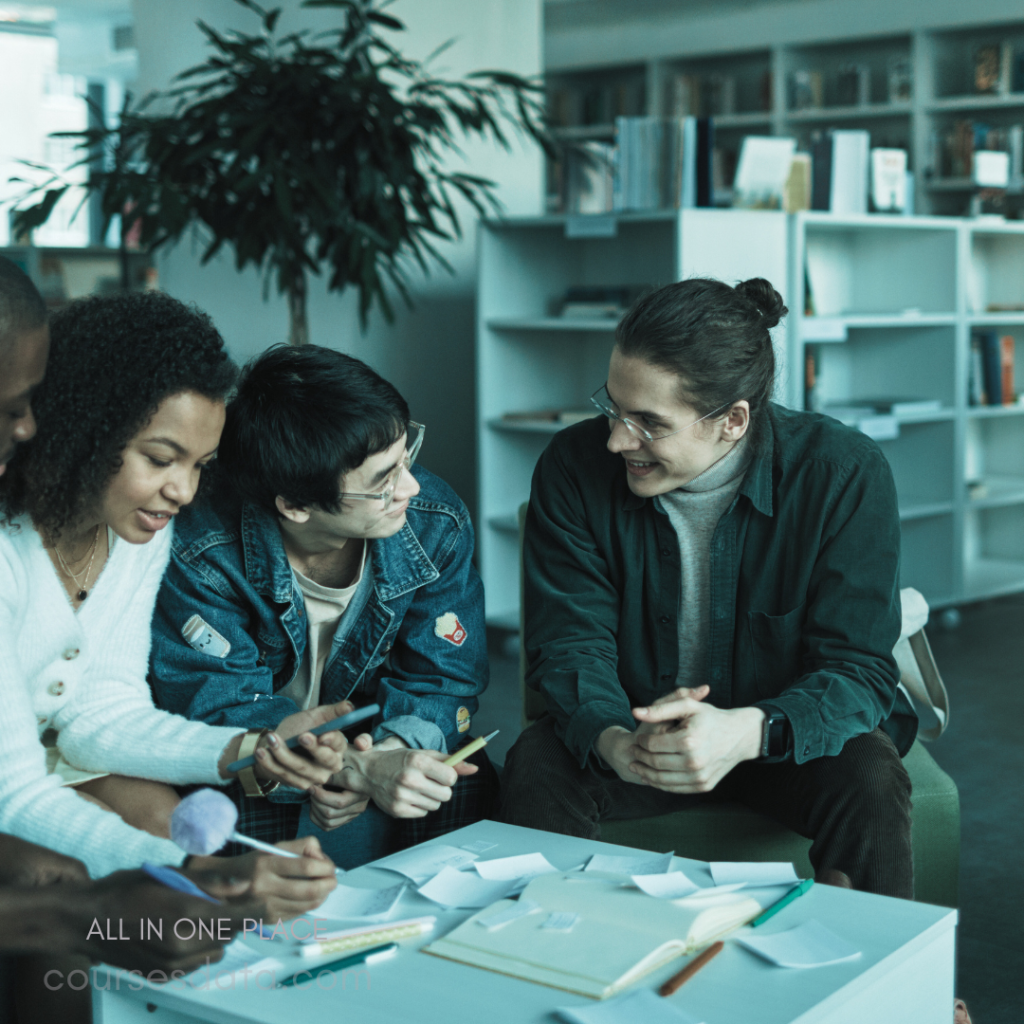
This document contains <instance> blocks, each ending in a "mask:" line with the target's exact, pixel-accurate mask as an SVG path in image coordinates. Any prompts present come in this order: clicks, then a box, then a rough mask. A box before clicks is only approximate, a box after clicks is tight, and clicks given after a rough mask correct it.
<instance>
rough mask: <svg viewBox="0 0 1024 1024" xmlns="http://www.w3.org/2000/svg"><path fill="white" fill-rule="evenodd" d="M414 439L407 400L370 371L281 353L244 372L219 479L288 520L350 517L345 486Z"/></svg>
mask: <svg viewBox="0 0 1024 1024" xmlns="http://www.w3.org/2000/svg"><path fill="white" fill-rule="evenodd" d="M408 429H409V407H408V405H407V404H406V402H405V399H404V398H402V396H401V395H400V394H399V393H398V391H397V390H396V389H395V388H394V387H393V386H392V385H391V384H389V383H388V382H387V381H386V380H384V378H383V377H381V376H380V375H379V374H377V373H375V372H374V371H373V370H371V369H370V367H369V366H367V365H366V363H363V362H360V360H358V359H353V358H352V356H347V355H344V354H343V353H341V352H336V351H335V350H334V349H330V348H322V347H321V346H319V345H303V346H302V347H301V348H293V347H291V346H288V345H276V346H274V347H273V348H270V349H268V350H267V351H266V352H264V353H263V354H262V355H261V356H259V357H258V358H256V359H254V360H253V361H252V362H250V363H249V364H248V365H247V366H246V367H245V368H244V369H243V371H242V377H241V380H240V382H239V385H238V392H237V394H236V395H235V397H234V398H233V399H232V401H231V403H230V405H229V406H228V416H227V423H226V424H225V426H224V435H223V437H222V438H221V442H220V453H219V457H218V475H219V477H220V478H221V479H224V480H225V481H226V482H227V483H228V484H230V485H231V486H232V487H233V488H234V489H235V491H236V492H237V493H238V494H239V496H240V497H242V498H243V499H245V500H248V501H252V502H255V503H256V504H257V505H259V506H260V507H261V508H263V509H265V510H266V511H268V512H270V513H272V514H273V515H275V516H279V514H280V513H279V512H278V509H277V504H276V499H277V496H278V495H280V496H281V497H282V498H284V499H285V501H287V502H289V504H292V505H296V506H298V507H300V508H312V509H319V510H321V511H323V512H328V513H335V512H338V511H339V510H340V509H341V499H340V498H339V497H338V494H339V492H340V490H341V487H340V484H341V478H342V476H344V474H345V473H348V472H349V471H350V470H353V469H355V468H356V467H358V466H360V465H362V464H363V463H364V462H365V461H366V459H367V458H369V456H371V455H376V454H377V452H382V451H384V450H385V449H386V448H390V447H391V445H393V444H394V443H395V442H396V441H398V440H399V439H400V438H401V437H402V435H403V434H404V433H405V432H406V431H407V430H408Z"/></svg>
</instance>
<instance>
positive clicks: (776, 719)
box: [761, 711, 791, 760]
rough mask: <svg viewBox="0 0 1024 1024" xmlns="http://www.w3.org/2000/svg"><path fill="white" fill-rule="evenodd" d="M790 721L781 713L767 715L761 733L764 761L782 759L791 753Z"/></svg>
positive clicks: (774, 712)
mask: <svg viewBox="0 0 1024 1024" xmlns="http://www.w3.org/2000/svg"><path fill="white" fill-rule="evenodd" d="M790 733H791V730H790V726H789V719H788V718H787V717H786V716H785V715H784V714H783V713H782V712H781V711H772V712H769V713H767V714H766V716H765V720H764V727H763V730H762V732H761V757H762V759H765V758H767V759H771V760H776V759H781V758H783V757H785V756H786V754H788V753H789V738H790Z"/></svg>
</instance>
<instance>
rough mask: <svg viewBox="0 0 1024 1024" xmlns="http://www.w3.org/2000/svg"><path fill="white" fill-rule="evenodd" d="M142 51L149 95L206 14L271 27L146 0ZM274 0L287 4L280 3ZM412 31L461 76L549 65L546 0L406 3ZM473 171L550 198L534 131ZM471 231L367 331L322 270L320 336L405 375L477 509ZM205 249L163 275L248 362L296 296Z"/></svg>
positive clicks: (312, 310)
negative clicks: (266, 289) (403, 304)
mask: <svg viewBox="0 0 1024 1024" xmlns="http://www.w3.org/2000/svg"><path fill="white" fill-rule="evenodd" d="M279 5H280V6H282V7H284V8H285V13H284V15H282V18H281V23H280V26H279V27H280V28H281V29H283V30H293V29H296V28H300V27H305V26H311V27H328V26H330V25H333V24H337V23H338V20H337V19H339V18H340V14H339V12H337V11H330V10H325V11H304V10H300V9H299V4H298V0H280V3H279ZM133 6H134V13H135V39H136V45H137V47H138V52H139V81H138V92H139V94H140V95H142V94H145V93H146V92H147V91H149V90H151V89H155V88H164V87H166V85H167V84H168V83H169V81H170V79H171V78H172V77H173V76H174V75H175V74H176V73H178V72H179V71H181V70H183V69H185V68H187V67H189V66H191V65H193V64H197V63H199V62H200V61H202V60H203V59H204V56H205V51H204V46H203V42H204V41H203V37H202V35H201V34H200V32H199V30H198V29H197V28H196V27H195V21H196V19H197V18H202V19H203V20H204V21H206V22H207V23H209V24H211V25H213V26H214V27H216V28H219V29H222V28H227V27H235V28H239V29H244V30H246V31H257V30H258V27H259V23H258V20H257V19H256V17H255V16H254V15H250V14H248V13H247V12H246V11H245V10H244V9H242V8H241V7H240V6H239V5H238V4H237V3H235V2H233V0H174V2H173V3H169V2H168V0H133ZM268 6H274V5H273V4H269V3H268ZM389 12H390V13H392V14H393V15H394V16H395V17H397V18H399V20H401V21H404V22H405V24H406V26H407V29H408V31H406V32H405V33H403V34H401V35H397V34H396V35H395V36H394V40H395V42H396V45H398V46H399V47H400V49H401V50H402V52H403V53H405V54H407V55H409V56H412V57H416V58H423V57H426V56H427V55H428V54H429V53H431V52H432V51H433V50H434V49H436V48H437V47H438V46H439V45H441V44H442V43H444V42H446V41H447V40H449V39H452V38H455V39H456V44H455V45H454V46H452V47H451V48H450V49H449V50H447V51H446V52H445V53H444V54H443V55H442V56H441V57H440V58H439V60H438V61H437V70H438V72H439V73H440V72H442V71H443V72H445V73H446V74H450V75H461V74H464V73H466V72H469V71H475V70H480V69H489V68H500V69H503V70H508V71H515V72H517V73H519V74H523V75H533V74H537V73H538V72H539V71H540V68H541V56H540V55H541V0H397V2H396V3H394V4H393V6H391V7H390V8H389ZM466 157H467V160H466V165H465V168H464V169H467V170H469V171H471V172H473V173H477V174H481V175H484V176H486V177H489V178H492V179H494V180H496V181H497V182H499V184H500V196H501V199H502V201H503V203H504V204H505V207H506V210H507V211H508V212H509V213H512V214H527V213H537V212H539V211H540V210H541V208H542V205H541V204H542V160H541V157H540V154H539V152H538V151H537V150H536V148H535V147H533V146H531V145H530V144H528V143H526V142H523V143H522V144H521V145H517V146H516V148H515V151H514V152H513V153H512V154H504V153H503V152H501V151H500V150H497V149H496V148H495V147H493V146H482V145H472V146H467V147H466ZM463 228H464V231H465V237H464V239H463V240H462V241H461V242H458V243H454V244H452V245H448V246H445V247H444V248H443V251H444V252H445V255H446V257H447V258H448V260H449V261H450V262H451V263H452V264H453V265H454V267H455V269H456V275H455V277H451V276H450V275H449V274H447V273H446V272H445V271H444V270H443V269H441V268H438V269H437V270H435V271H434V272H433V273H432V275H431V276H430V277H429V278H428V279H426V280H420V281H419V282H418V283H417V286H416V288H415V291H416V308H415V309H414V310H413V311H412V312H406V311H405V310H401V311H400V312H399V314H398V317H397V318H396V322H395V324H394V325H388V324H386V323H385V322H384V320H383V318H382V317H381V316H380V315H379V314H376V313H375V314H374V315H373V317H372V319H371V322H370V324H369V326H368V329H367V331H366V333H365V334H364V333H361V332H360V330H359V322H358V317H357V314H356V300H355V295H354V293H346V294H345V295H344V296H343V297H342V296H338V295H337V294H328V293H327V291H326V288H325V287H324V285H323V283H322V282H321V281H319V280H317V279H313V280H312V281H311V288H310V301H309V318H310V334H311V340H312V341H313V342H315V343H316V344H321V345H330V346H331V347H334V348H338V349H341V350H343V351H346V352H349V353H351V354H352V355H355V356H357V357H358V358H360V359H364V360H366V361H367V362H368V363H370V365H372V366H373V367H374V368H375V369H377V370H378V371H379V372H380V373H381V374H383V375H384V376H385V377H387V378H388V379H389V380H391V381H392V382H393V383H394V384H395V385H396V386H397V387H398V388H399V390H400V391H401V392H402V393H403V394H404V395H405V397H406V398H407V399H408V401H409V405H410V407H411V410H412V415H413V418H414V419H418V420H420V421H421V422H424V423H426V424H427V427H428V430H427V440H426V444H425V445H424V449H423V455H422V461H423V462H424V464H426V465H427V466H428V467H429V468H431V469H433V470H434V471H435V472H438V473H440V474H441V475H442V476H443V477H444V478H445V479H446V480H447V481H448V482H449V483H450V484H451V485H452V486H453V487H455V489H456V490H457V491H458V492H459V493H460V495H462V497H463V498H464V499H465V501H466V502H467V504H468V505H469V506H470V510H471V511H474V510H475V507H476V472H475V462H476V456H475V452H476V439H475V427H474V415H475V414H474V390H475V385H474V341H473V332H474V320H473V308H474V287H475V280H474V278H475V229H474V220H473V218H472V217H471V216H470V214H469V213H468V212H467V213H466V215H465V216H464V217H463ZM200 253H201V248H200V247H199V246H198V245H195V244H190V243H188V242H183V243H182V244H181V245H179V246H178V248H177V249H176V250H175V251H173V252H171V253H169V254H168V255H166V256H165V257H163V258H162V259H161V261H160V264H159V266H160V285H161V287H162V288H163V289H164V290H166V291H167V292H169V293H170V294H172V295H175V296H177V297H178V298H181V299H185V300H188V301H194V302H196V303H197V304H198V305H199V306H201V307H202V308H203V309H205V310H207V311H208V312H209V313H210V314H211V315H212V316H213V318H214V320H215V321H216V323H217V325H218V326H219V327H220V330H221V332H222V333H223V334H224V337H225V339H226V340H227V342H228V345H229V347H230V349H231V351H232V354H233V355H234V356H235V358H236V359H239V360H244V359H247V358H249V357H250V356H252V355H255V354H257V353H258V352H260V351H262V350H263V349H264V348H266V347H267V346H268V345H271V344H274V343H276V342H279V341H285V340H286V339H287V330H288V319H287V310H286V307H285V303H284V300H283V299H282V298H281V297H280V296H278V295H277V294H276V291H275V290H274V289H273V288H272V289H271V292H270V295H269V298H268V300H267V301H266V302H264V301H263V299H262V284H261V282H260V279H259V278H258V276H257V275H256V274H255V273H254V272H252V271H247V272H246V273H244V274H238V273H237V272H236V271H235V269H234V263H233V259H232V257H231V256H230V254H225V255H224V257H223V258H219V259H217V260H216V261H215V262H213V263H211V264H208V265H207V266H205V267H203V266H200V263H199V254H200Z"/></svg>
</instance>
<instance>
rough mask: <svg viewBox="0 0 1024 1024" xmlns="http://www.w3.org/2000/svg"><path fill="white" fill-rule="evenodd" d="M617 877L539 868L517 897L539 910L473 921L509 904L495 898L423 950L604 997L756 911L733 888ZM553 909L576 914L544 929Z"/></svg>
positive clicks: (754, 905) (752, 902)
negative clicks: (652, 890) (684, 887)
mask: <svg viewBox="0 0 1024 1024" xmlns="http://www.w3.org/2000/svg"><path fill="white" fill-rule="evenodd" d="M624 881H625V880H624V879H623V877H622V876H621V875H616V876H611V875H602V874H600V873H597V872H588V873H587V874H586V875H585V876H584V875H580V874H551V875H541V876H540V877H539V878H535V879H534V880H533V881H532V882H530V884H529V885H528V886H527V887H526V890H525V891H524V892H523V895H522V897H521V898H522V899H524V900H532V901H533V902H534V903H536V904H538V906H539V909H537V910H535V911H533V912H532V913H530V914H526V915H524V916H521V917H517V918H515V919H513V920H511V921H509V923H508V924H506V925H504V926H503V927H501V928H495V929H489V928H487V927H486V926H484V925H483V924H481V923H479V922H480V920H481V919H483V920H487V919H489V918H491V917H492V916H493V915H495V914H497V913H500V912H501V911H502V910H503V909H505V908H508V907H511V906H512V905H513V904H512V901H511V900H499V901H498V902H497V903H495V904H493V905H492V906H490V907H487V908H486V909H485V910H482V911H480V912H479V913H477V914H474V915H473V916H472V917H471V918H469V920H468V921H465V922H464V923H463V924H461V925H459V927H458V928H456V929H455V930H454V931H452V932H450V933H449V934H448V935H447V936H445V937H444V938H443V939H438V940H437V941H436V942H432V943H431V944H430V945H429V946H427V947H426V949H425V952H427V953H432V954H434V955H435V956H441V957H446V958H447V959H449V960H459V961H461V962H462V963H467V964H473V965H474V966H476V967H484V968H487V969H488V970H491V971H497V972H499V973H500V974H509V975H512V976H513V977H516V978H523V979H525V980H527V981H534V982H537V983H538V984H541V985H551V986H552V987H553V988H560V989H564V990H565V991H567V992H576V993H578V994H580V995H584V996H591V997H593V998H596V999H604V998H606V997H608V996H611V995H614V994H615V993H616V992H619V991H621V990H622V989H624V988H625V987H626V986H627V985H631V984H632V983H633V982H634V981H636V980H637V979H638V978H642V977H643V976H644V975H645V974H647V973H649V972H650V971H653V970H656V969H657V968H659V967H661V966H662V965H663V964H665V963H667V962H668V961H669V960H672V959H673V958H674V957H677V956H682V955H685V954H689V953H692V952H693V951H694V950H696V949H699V948H700V947H701V946H705V945H707V944H708V943H709V942H713V941H715V940H716V939H719V938H721V937H722V936H723V935H726V934H727V933H729V932H730V931H732V930H733V929H735V928H738V927H739V926H740V925H743V924H746V923H747V922H748V921H751V920H753V918H755V917H757V915H758V914H759V913H760V912H761V904H760V903H758V901H757V900H755V899H752V898H751V897H749V896H744V895H742V894H741V893H730V894H728V895H726V896H718V897H716V898H712V899H704V900H701V899H699V898H694V897H687V898H684V899H681V900H659V899H652V898H651V897H650V896H648V895H646V894H645V893H643V892H641V891H640V890H639V889H636V888H633V887H631V886H626V885H624V884H623V883H624ZM556 911H565V912H570V913H575V914H578V915H579V920H577V922H576V924H575V926H574V927H573V928H572V930H571V931H568V932H566V931H556V930H553V929H550V928H544V924H545V922H546V921H547V919H548V918H549V917H550V915H551V914H552V913H553V912H556Z"/></svg>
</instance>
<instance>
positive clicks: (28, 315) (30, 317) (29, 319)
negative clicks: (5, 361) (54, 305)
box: [0, 256, 46, 358]
mask: <svg viewBox="0 0 1024 1024" xmlns="http://www.w3.org/2000/svg"><path fill="white" fill-rule="evenodd" d="M45 323H46V303H45V302H44V301H43V297H42V296H41V295H40V294H39V291H38V290H37V289H36V286H35V285H34V284H33V283H32V281H31V280H30V279H29V277H28V275H27V274H26V273H25V272H24V271H23V270H21V268H20V267H18V266H16V265H15V264H14V263H12V262H11V261H10V260H9V259H7V258H6V257H4V256H0V358H3V357H4V355H5V352H6V349H7V346H8V345H10V344H11V343H12V342H13V341H14V339H15V338H16V337H17V336H18V335H19V334H24V333H25V332H26V331H34V330H37V329H38V328H40V327H42V326H43V324H45Z"/></svg>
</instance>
